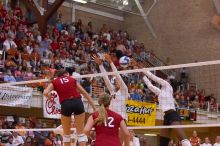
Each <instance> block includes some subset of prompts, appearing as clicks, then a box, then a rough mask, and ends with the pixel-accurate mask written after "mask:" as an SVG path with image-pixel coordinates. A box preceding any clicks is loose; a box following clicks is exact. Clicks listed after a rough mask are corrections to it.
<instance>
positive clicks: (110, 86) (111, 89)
mask: <svg viewBox="0 0 220 146" xmlns="http://www.w3.org/2000/svg"><path fill="white" fill-rule="evenodd" d="M99 69H100V71H101V73H106V70H105V68H104V66H103V65H102V64H101V65H99ZM103 79H104V82H105V84H106V86H107V88H108V90H109V92H110V94H111V95H112V94H114V87H113V85H112V84H111V82H110V80H109V78H108V75H104V76H103Z"/></svg>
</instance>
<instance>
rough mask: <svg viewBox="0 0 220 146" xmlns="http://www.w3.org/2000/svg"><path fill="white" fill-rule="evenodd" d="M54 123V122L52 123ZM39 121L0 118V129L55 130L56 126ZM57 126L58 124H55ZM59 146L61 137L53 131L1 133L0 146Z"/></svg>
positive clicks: (12, 117) (34, 119)
mask: <svg viewBox="0 0 220 146" xmlns="http://www.w3.org/2000/svg"><path fill="white" fill-rule="evenodd" d="M52 123H56V121H54V120H53V121H52ZM47 124H48V123H47V122H42V120H41V119H36V118H33V117H30V118H21V117H20V118H19V117H17V116H2V117H1V118H0V129H33V128H48V127H51V128H56V127H57V125H56V124H53V125H47ZM57 124H58V123H57ZM3 145H5V146H34V145H37V146H61V145H62V136H61V135H60V134H56V133H54V132H53V131H13V130H11V131H1V132H0V146H3Z"/></svg>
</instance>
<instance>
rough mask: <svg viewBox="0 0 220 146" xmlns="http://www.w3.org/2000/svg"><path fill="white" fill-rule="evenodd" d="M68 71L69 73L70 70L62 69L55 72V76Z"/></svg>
mask: <svg viewBox="0 0 220 146" xmlns="http://www.w3.org/2000/svg"><path fill="white" fill-rule="evenodd" d="M66 73H68V71H66V70H65V69H60V70H57V71H56V72H55V74H54V77H61V76H63V75H64V74H66Z"/></svg>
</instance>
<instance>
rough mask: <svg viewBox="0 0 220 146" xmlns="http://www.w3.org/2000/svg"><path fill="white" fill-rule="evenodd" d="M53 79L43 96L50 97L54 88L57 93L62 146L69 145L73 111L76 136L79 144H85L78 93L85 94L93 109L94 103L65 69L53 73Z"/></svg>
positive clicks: (82, 109) (83, 117)
mask: <svg viewBox="0 0 220 146" xmlns="http://www.w3.org/2000/svg"><path fill="white" fill-rule="evenodd" d="M55 77H56V78H55V79H54V80H52V82H51V83H50V84H49V85H48V87H47V88H46V89H45V90H44V93H43V94H44V96H46V97H48V98H49V99H50V98H51V95H50V92H51V91H52V90H55V91H56V92H57V94H58V95H59V100H60V104H61V124H62V126H63V130H64V136H63V141H64V146H70V134H71V115H72V113H74V117H75V124H76V130H77V137H78V142H79V144H80V146H86V142H87V140H88V139H87V136H86V135H85V134H84V133H83V128H84V121H85V111H84V106H83V102H82V100H81V95H80V93H81V94H82V95H83V96H85V97H86V98H87V100H88V102H89V103H90V104H91V106H92V108H93V109H94V110H95V105H94V103H93V100H92V98H91V97H90V96H89V94H88V93H87V92H86V91H85V90H84V89H83V87H82V86H81V85H80V84H79V83H77V81H76V80H75V79H74V78H72V77H70V76H69V73H68V72H67V71H65V70H60V71H57V72H56V73H55Z"/></svg>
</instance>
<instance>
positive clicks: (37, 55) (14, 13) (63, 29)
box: [0, 4, 218, 146]
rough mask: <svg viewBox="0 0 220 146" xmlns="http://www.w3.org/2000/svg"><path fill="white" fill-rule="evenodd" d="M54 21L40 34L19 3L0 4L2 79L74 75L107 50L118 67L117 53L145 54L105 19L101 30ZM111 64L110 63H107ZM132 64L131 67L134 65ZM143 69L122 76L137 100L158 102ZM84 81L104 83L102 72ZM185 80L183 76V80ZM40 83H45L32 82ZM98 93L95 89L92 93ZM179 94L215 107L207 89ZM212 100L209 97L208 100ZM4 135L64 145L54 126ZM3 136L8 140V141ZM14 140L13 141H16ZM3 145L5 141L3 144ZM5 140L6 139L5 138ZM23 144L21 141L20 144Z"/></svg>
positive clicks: (185, 100) (186, 101)
mask: <svg viewBox="0 0 220 146" xmlns="http://www.w3.org/2000/svg"><path fill="white" fill-rule="evenodd" d="M56 22H57V23H56V26H48V32H47V34H45V35H43V36H42V35H41V33H40V32H39V30H38V27H37V25H35V24H31V25H29V24H28V20H27V19H26V17H25V15H24V14H23V12H22V10H21V8H20V7H19V6H16V7H15V8H14V9H12V8H10V5H7V7H5V6H3V5H2V4H0V82H1V83H5V82H6V83H11V82H18V81H28V80H33V79H42V78H51V77H52V75H53V73H54V72H55V70H57V69H60V68H67V69H68V70H69V71H70V72H71V73H72V74H73V75H79V74H81V75H83V74H89V73H97V72H98V67H97V66H96V64H95V63H94V62H93V61H92V59H91V56H92V55H93V54H98V53H100V54H102V53H109V54H111V56H112V59H113V62H114V64H115V65H116V67H118V69H120V65H119V62H118V59H117V57H118V56H120V55H121V54H120V52H122V53H123V54H124V55H126V56H129V57H132V55H133V54H137V55H142V56H143V54H144V50H145V48H144V45H143V44H141V43H138V42H137V41H136V40H133V39H131V37H130V36H129V34H128V33H127V32H126V31H120V30H119V31H115V30H111V29H110V28H109V27H108V26H107V25H106V24H103V26H102V28H100V30H99V32H94V31H93V26H92V22H89V23H88V24H87V25H84V24H83V22H82V21H81V20H80V19H79V20H78V21H77V22H74V23H71V24H64V23H62V15H58V17H57V20H56ZM104 66H105V67H106V69H108V67H109V66H108V64H107V63H106V64H104ZM132 68H133V67H132V66H131V67H129V68H128V69H132ZM140 78H141V75H139V74H132V75H131V74H130V75H126V76H123V79H124V81H125V82H126V84H127V85H128V89H129V93H130V95H131V98H132V99H133V100H138V101H147V102H157V97H156V96H155V95H154V94H153V93H152V92H150V91H149V90H148V89H147V88H146V86H145V85H144V83H143V81H142V80H139V79H140ZM80 82H81V84H82V85H83V87H84V88H85V89H86V90H87V91H88V92H90V90H91V88H90V87H91V85H92V86H93V87H94V86H97V87H103V86H104V82H103V80H102V79H100V78H93V79H90V78H84V79H81V80H80ZM183 82H184V84H185V81H183ZM32 86H34V87H40V88H39V89H41V88H42V86H44V85H42V84H37V85H32ZM94 96H95V95H94ZM175 99H176V101H177V103H178V106H179V107H184V108H186V107H187V108H188V107H189V108H201V109H207V108H208V104H209V108H210V110H211V111H216V110H217V108H218V107H217V104H216V99H215V98H214V97H213V96H212V95H210V96H205V95H204V92H202V91H197V90H196V89H195V88H189V89H188V90H184V92H180V90H177V92H175ZM208 102H209V103H208ZM22 126H23V128H43V127H44V125H43V124H42V123H40V122H39V123H38V124H37V125H35V126H34V127H32V126H33V125H32V126H31V121H29V120H28V121H26V122H25V125H24V123H19V121H18V122H17V123H16V122H12V121H7V120H0V129H10V128H16V127H17V128H18V127H19V128H22ZM0 136H1V141H2V142H5V143H9V144H8V146H9V145H10V141H12V142H13V141H16V142H17V143H18V142H21V143H20V144H23V145H24V146H28V145H32V144H31V143H34V142H37V143H40V144H42V145H47V144H46V143H48V145H51V142H52V145H53V142H54V143H56V144H57V146H59V145H60V143H61V141H62V137H61V136H60V135H55V134H54V133H52V132H25V133H17V132H4V133H2V132H1V133H0ZM4 138H5V141H4ZM13 143H14V142H13ZM0 145H1V144H0ZM6 145H7V144H6ZM18 145H19V144H18Z"/></svg>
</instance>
